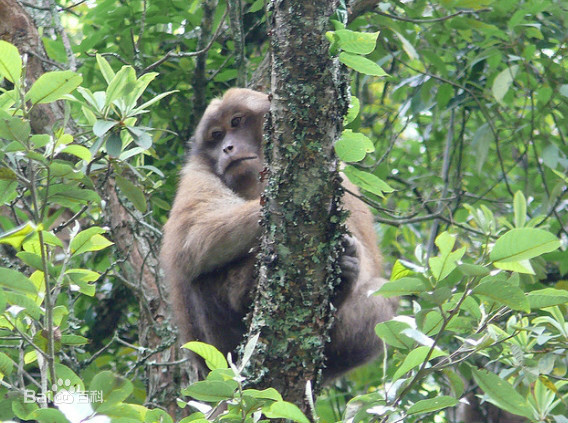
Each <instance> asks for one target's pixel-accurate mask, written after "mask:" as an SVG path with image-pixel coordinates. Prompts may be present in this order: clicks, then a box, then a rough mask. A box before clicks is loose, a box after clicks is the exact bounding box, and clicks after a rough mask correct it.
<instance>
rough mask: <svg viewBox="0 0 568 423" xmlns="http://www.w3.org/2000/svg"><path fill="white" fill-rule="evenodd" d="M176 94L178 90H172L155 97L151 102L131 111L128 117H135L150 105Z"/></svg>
mask: <svg viewBox="0 0 568 423" xmlns="http://www.w3.org/2000/svg"><path fill="white" fill-rule="evenodd" d="M177 92H178V90H173V91H166V92H165V93H161V94H158V95H157V96H155V97H154V98H152V99H151V100H148V101H147V102H146V103H143V104H141V105H140V106H138V107H137V108H136V109H134V110H132V112H131V113H129V116H135V115H137V114H140V113H143V112H144V111H145V110H146V109H148V107H150V106H151V105H152V104H154V103H156V102H157V101H160V100H161V99H162V98H164V97H166V96H168V95H170V94H172V93H177Z"/></svg>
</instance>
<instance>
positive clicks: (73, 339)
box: [61, 335, 89, 345]
mask: <svg viewBox="0 0 568 423" xmlns="http://www.w3.org/2000/svg"><path fill="white" fill-rule="evenodd" d="M61 343H62V344H63V345H86V344H88V343H89V340H88V339H87V338H84V337H82V336H79V335H61Z"/></svg>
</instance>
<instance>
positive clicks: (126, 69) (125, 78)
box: [105, 66, 136, 106]
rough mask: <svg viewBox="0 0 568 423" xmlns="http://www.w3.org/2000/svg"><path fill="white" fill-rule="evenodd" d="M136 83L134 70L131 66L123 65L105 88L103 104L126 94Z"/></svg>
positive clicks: (106, 104) (107, 103) (108, 103)
mask: <svg viewBox="0 0 568 423" xmlns="http://www.w3.org/2000/svg"><path fill="white" fill-rule="evenodd" d="M135 85H136V72H135V71H134V69H133V68H132V67H131V66H123V67H122V68H121V69H120V70H119V71H118V72H117V73H116V75H115V76H114V78H113V79H112V81H111V82H110V84H109V85H108V88H107V89H106V100H105V106H108V105H110V104H111V103H112V102H113V101H115V100H116V99H118V98H119V97H122V96H124V95H127V94H128V93H129V92H130V90H131V89H133V88H134V87H135Z"/></svg>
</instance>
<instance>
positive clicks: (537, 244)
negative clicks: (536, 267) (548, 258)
mask: <svg viewBox="0 0 568 423" xmlns="http://www.w3.org/2000/svg"><path fill="white" fill-rule="evenodd" d="M559 247H560V241H559V240H558V238H556V237H555V236H554V235H553V234H551V233H550V232H547V231H545V230H543V229H536V228H515V229H512V230H510V231H509V232H507V233H505V234H504V235H502V236H501V237H499V239H498V240H497V241H496V242H495V245H494V246H493V249H492V250H491V254H490V255H489V257H490V258H491V260H492V261H493V262H501V263H507V262H519V261H522V260H527V259H531V258H534V257H538V256H540V255H542V254H544V253H549V252H551V251H554V250H556V249H557V248H559ZM494 264H496V263H494Z"/></svg>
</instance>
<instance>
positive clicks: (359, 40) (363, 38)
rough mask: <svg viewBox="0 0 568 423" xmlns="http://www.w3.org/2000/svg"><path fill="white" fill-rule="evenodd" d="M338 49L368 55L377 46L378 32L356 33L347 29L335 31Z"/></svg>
mask: <svg viewBox="0 0 568 423" xmlns="http://www.w3.org/2000/svg"><path fill="white" fill-rule="evenodd" d="M335 34H336V35H337V38H338V40H339V47H341V49H342V50H344V51H346V52H348V53H355V54H369V53H371V52H372V51H373V50H374V49H375V46H376V45H377V37H378V36H379V33H378V32H357V31H350V30H348V29H339V30H337V31H335Z"/></svg>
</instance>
